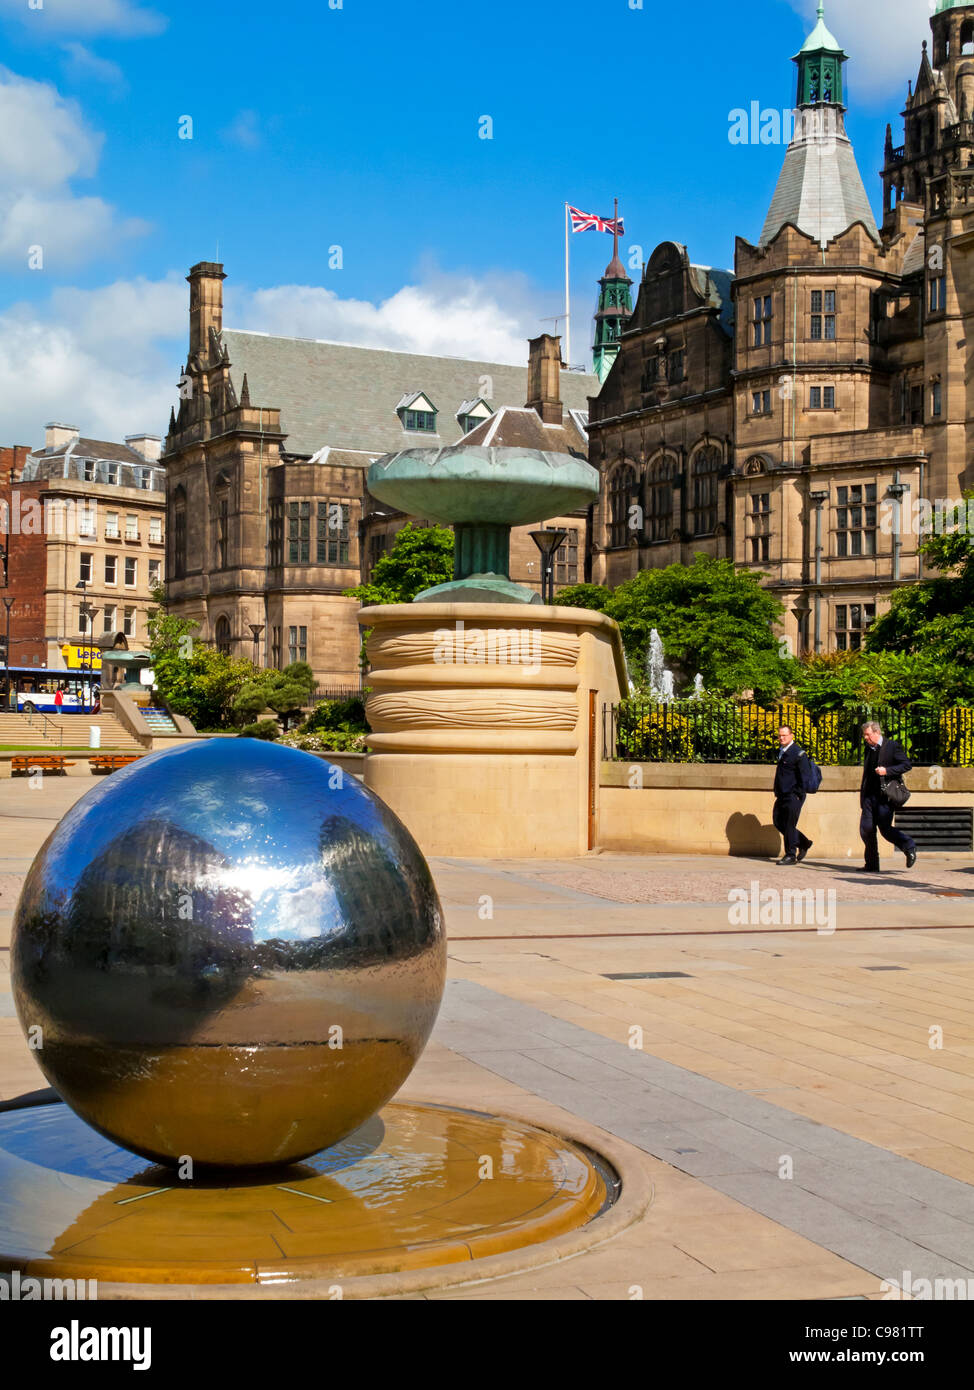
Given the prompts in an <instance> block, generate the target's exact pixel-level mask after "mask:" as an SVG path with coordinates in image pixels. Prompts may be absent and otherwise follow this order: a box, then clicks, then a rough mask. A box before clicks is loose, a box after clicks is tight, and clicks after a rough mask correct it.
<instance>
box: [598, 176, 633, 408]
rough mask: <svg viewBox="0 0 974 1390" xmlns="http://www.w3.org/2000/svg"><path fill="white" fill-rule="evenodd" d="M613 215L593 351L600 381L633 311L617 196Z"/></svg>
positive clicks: (601, 281) (616, 355)
mask: <svg viewBox="0 0 974 1390" xmlns="http://www.w3.org/2000/svg"><path fill="white" fill-rule="evenodd" d="M613 217H614V221H613V228H612V232H613V236H612V260H611V261H610V262H609V264H608V265H607V266H606V268H605V274H604V275H603V276H602V279H601V280H600V281H599V285H600V293H599V307H598V309H597V310H596V312H595V343H594V344H593V354H594V364H595V372H596V375H597V376H598V378H599V381H604V380H605V378H606V377H607V376H608V375H609V369H610V367H611V366H612V364H613V362H614V361H615V360H616V358H617V357H618V355H619V339H620V337H621V335H622V333H623V332H624V331H625V327H626V324H627V322H628V321H629V318H630V317H631V315H632V295H631V294H630V290H631V288H632V280H631V279H630V278H629V276H628V275H627V274H626V268H625V266H624V265H623V264H622V261H621V260H620V259H619V199H618V198H616V199H615V212H614V214H613Z"/></svg>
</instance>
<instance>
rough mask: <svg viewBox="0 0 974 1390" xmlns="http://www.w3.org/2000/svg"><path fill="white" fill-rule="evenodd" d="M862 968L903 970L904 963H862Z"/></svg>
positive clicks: (904, 967)
mask: <svg viewBox="0 0 974 1390" xmlns="http://www.w3.org/2000/svg"><path fill="white" fill-rule="evenodd" d="M862 968H863V970H905V969H906V966H905V965H864V966H863V967H862Z"/></svg>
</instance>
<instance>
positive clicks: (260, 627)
mask: <svg viewBox="0 0 974 1390" xmlns="http://www.w3.org/2000/svg"><path fill="white" fill-rule="evenodd" d="M249 626H250V630H251V632H252V633H253V634H254V665H255V666H256V665H257V660H258V658H259V656H260V645H259V644H260V634H261V633H262V632H263V631H264V624H263V623H251V624H250V625H249Z"/></svg>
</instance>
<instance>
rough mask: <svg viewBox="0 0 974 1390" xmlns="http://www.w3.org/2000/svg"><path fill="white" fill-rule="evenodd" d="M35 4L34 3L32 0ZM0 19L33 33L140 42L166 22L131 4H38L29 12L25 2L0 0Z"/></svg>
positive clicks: (89, 0)
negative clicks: (30, 28) (15, 21)
mask: <svg viewBox="0 0 974 1390" xmlns="http://www.w3.org/2000/svg"><path fill="white" fill-rule="evenodd" d="M35 3H36V0H35ZM0 15H4V16H6V15H9V16H10V18H11V19H19V20H20V21H21V22H22V23H23V24H24V25H26V26H33V27H34V30H35V32H36V33H39V34H45V33H48V32H50V31H54V32H56V33H59V34H111V35H113V36H114V37H118V38H142V37H144V36H145V35H147V34H159V33H161V32H162V30H163V29H165V27H166V25H167V23H168V20H167V19H166V17H165V15H161V14H157V13H156V11H155V10H150V9H145V8H143V7H142V6H141V5H139V4H137V3H133V0H41V3H40V5H39V7H38V8H36V9H31V8H29V6H28V0H0Z"/></svg>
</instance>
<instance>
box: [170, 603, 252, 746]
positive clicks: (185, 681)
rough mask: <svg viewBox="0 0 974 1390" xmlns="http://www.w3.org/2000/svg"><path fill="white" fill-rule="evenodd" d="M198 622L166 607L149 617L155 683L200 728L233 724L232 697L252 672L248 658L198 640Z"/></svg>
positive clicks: (210, 728)
mask: <svg viewBox="0 0 974 1390" xmlns="http://www.w3.org/2000/svg"><path fill="white" fill-rule="evenodd" d="M199 626H200V625H199V623H197V622H193V621H191V620H190V619H187V618H178V617H176V616H175V615H174V614H172V613H168V612H167V611H166V610H165V609H164V608H160V609H157V610H156V612H155V613H154V614H153V615H152V617H151V618H150V619H149V650H150V652H151V653H152V666H153V670H154V671H155V679H156V686H157V687H158V689H159V691H160V692H161V694H162V696H163V698H164V699H165V701H166V703H167V705H168V706H169V708H170V709H171V710H173V712H174V713H176V714H182V715H185V717H186V718H187V719H190V720H191V721H192V722H193V724H194V725H195V726H196V728H197V729H199V730H201V731H202V732H206V731H209V730H217V729H226V728H229V727H231V726H232V725H233V722H234V715H233V702H234V700H235V699H236V697H237V694H238V693H239V691H240V689H241V687H242V686H243V685H244V684H245V682H246V681H247V680H248V679H249V678H250V677H252V676H253V674H254V668H253V666H252V665H251V663H250V662H249V661H242V660H239V659H238V658H235V657H231V656H225V655H224V654H223V653H222V652H218V651H216V650H215V649H214V648H213V647H210V646H207V644H206V643H205V642H200V641H199V640H198V639H197V637H196V635H195V634H196V633H197V632H198V631H199Z"/></svg>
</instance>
